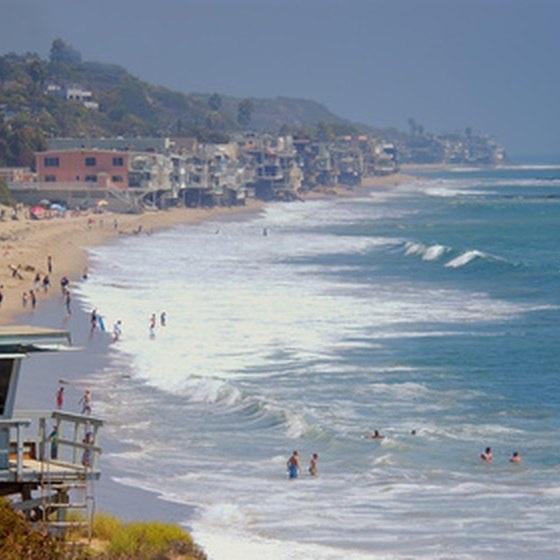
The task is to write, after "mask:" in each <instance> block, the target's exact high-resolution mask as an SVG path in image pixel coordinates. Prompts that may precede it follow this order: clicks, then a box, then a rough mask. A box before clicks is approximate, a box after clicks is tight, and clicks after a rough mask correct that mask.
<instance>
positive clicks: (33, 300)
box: [29, 290, 37, 309]
mask: <svg viewBox="0 0 560 560" xmlns="http://www.w3.org/2000/svg"><path fill="white" fill-rule="evenodd" d="M29 297H30V298H31V309H35V308H36V307H37V296H36V295H35V292H34V291H33V290H29Z"/></svg>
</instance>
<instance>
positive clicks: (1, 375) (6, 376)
mask: <svg viewBox="0 0 560 560" xmlns="http://www.w3.org/2000/svg"><path fill="white" fill-rule="evenodd" d="M13 365H14V360H7V359H6V360H0V416H2V415H3V414H4V411H5V409H6V404H7V401H8V389H9V388H10V378H11V377H12V369H13Z"/></svg>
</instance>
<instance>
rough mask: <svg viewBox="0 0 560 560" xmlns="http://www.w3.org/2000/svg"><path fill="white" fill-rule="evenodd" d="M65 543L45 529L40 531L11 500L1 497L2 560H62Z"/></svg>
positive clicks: (0, 530) (0, 542) (0, 545)
mask: <svg viewBox="0 0 560 560" xmlns="http://www.w3.org/2000/svg"><path fill="white" fill-rule="evenodd" d="M65 557H67V554H66V551H65V550H64V548H63V545H62V544H61V543H59V542H58V541H56V540H55V539H54V538H53V537H51V536H50V535H49V534H48V533H46V532H45V531H38V530H36V529H34V528H32V527H31V524H30V523H29V522H28V521H27V520H26V519H25V518H24V517H23V515H21V514H20V513H17V512H15V511H14V510H13V509H12V507H11V505H10V504H9V502H7V501H6V500H5V499H4V498H0V558H2V560H20V559H21V558H33V560H61V559H63V558H65Z"/></svg>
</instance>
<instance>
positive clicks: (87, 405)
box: [78, 389, 91, 414]
mask: <svg viewBox="0 0 560 560" xmlns="http://www.w3.org/2000/svg"><path fill="white" fill-rule="evenodd" d="M78 404H81V405H82V414H91V392H90V390H89V389H86V390H85V392H84V394H83V396H82V398H81V399H80V400H79V401H78Z"/></svg>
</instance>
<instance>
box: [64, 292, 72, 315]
mask: <svg viewBox="0 0 560 560" xmlns="http://www.w3.org/2000/svg"><path fill="white" fill-rule="evenodd" d="M70 301H71V298H70V290H66V292H65V294H64V303H65V304H66V312H67V313H68V315H72V309H71V308H70Z"/></svg>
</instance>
